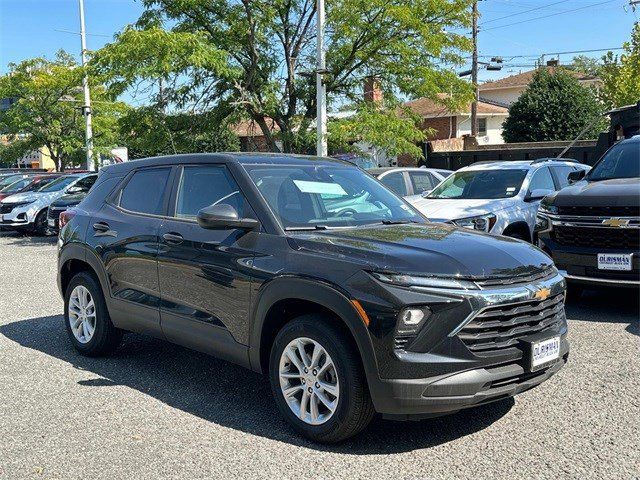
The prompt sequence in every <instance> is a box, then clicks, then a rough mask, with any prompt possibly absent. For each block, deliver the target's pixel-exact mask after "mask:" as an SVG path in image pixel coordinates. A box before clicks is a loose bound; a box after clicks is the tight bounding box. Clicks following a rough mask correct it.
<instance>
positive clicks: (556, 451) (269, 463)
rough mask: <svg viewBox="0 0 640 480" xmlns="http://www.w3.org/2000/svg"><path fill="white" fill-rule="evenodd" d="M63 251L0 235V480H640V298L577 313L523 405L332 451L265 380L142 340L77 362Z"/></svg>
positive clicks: (372, 430) (384, 429)
mask: <svg viewBox="0 0 640 480" xmlns="http://www.w3.org/2000/svg"><path fill="white" fill-rule="evenodd" d="M55 250H56V248H55V239H52V238H47V239H43V238H33V239H30V238H27V237H21V236H17V235H14V234H10V233H0V403H1V404H2V407H1V408H0V478H7V479H16V478H71V479H89V478H91V479H92V478H105V479H115V478H125V479H138V478H154V479H156V478H204V477H223V476H224V477H229V476H231V475H233V476H237V477H241V478H246V477H261V478H266V477H275V478H294V477H296V478H300V477H301V476H304V477H306V478H317V477H320V478H341V477H342V478H343V477H350V478H367V479H376V478H386V477H392V478H396V479H405V478H471V477H474V478H543V477H544V478H568V477H580V478H582V479H584V478H640V386H639V382H640V329H639V325H638V317H639V308H638V305H639V299H638V296H637V294H636V293H635V292H632V291H623V290H621V291H606V292H597V293H596V292H588V293H586V294H585V295H584V296H583V298H582V299H581V300H580V301H579V302H573V303H570V304H569V305H568V307H567V313H568V316H569V318H570V321H569V327H570V339H571V343H572V352H571V356H570V359H569V364H568V365H567V367H565V368H564V369H563V370H562V371H561V372H560V373H559V374H558V375H556V376H555V377H554V378H552V379H551V380H550V381H549V382H547V383H546V384H543V385H542V386H540V387H538V388H536V389H534V390H532V391H529V392H527V393H525V394H523V395H521V396H519V397H517V398H516V399H515V401H514V400H508V401H503V402H500V403H498V404H493V405H488V406H484V407H480V408H478V409H474V410H468V411H465V412H461V413H458V414H456V415H453V416H449V417H444V418H440V419H434V420H429V421H423V422H410V423H394V422H389V421H383V420H379V419H376V420H375V421H374V422H373V423H372V425H371V426H370V427H369V428H368V429H367V430H366V431H365V432H364V433H363V434H361V435H360V436H358V437H357V438H355V439H353V440H351V441H349V442H348V443H345V444H341V445H338V446H331V447H324V446H318V445H314V444H312V443H310V442H307V441H305V440H302V439H300V438H298V437H296V436H295V435H293V434H292V433H291V431H290V430H289V429H288V427H287V425H286V424H285V423H284V421H282V420H281V419H280V416H279V415H278V413H277V411H276V407H275V404H274V402H273V400H272V399H271V395H270V392H269V386H268V382H267V380H266V378H262V377H261V376H259V375H257V374H255V373H251V372H248V371H246V370H243V369H241V368H240V367H236V366H234V365H231V364H228V363H225V362H222V361H220V360H216V359H214V358H211V357H207V356H205V355H202V354H199V353H194V352H191V351H189V350H187V349H184V348H181V347H177V346H173V345H170V344H168V343H164V342H161V341H159V340H154V339H150V338H146V337H142V336H138V335H128V336H127V337H126V338H125V342H124V343H123V346H122V347H121V348H120V350H119V351H118V353H117V354H116V356H114V357H112V358H103V359H89V358H84V357H81V356H78V355H77V354H76V353H74V351H73V350H72V348H71V344H70V343H69V342H68V341H67V337H66V332H65V331H64V326H63V323H62V316H61V315H60V313H61V311H62V301H61V299H60V297H59V295H58V292H57V288H56V285H55V272H56V252H55Z"/></svg>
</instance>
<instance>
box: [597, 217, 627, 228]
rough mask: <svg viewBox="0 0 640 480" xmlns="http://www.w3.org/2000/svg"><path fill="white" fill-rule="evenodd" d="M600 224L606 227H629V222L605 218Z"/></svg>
mask: <svg viewBox="0 0 640 480" xmlns="http://www.w3.org/2000/svg"><path fill="white" fill-rule="evenodd" d="M602 224H603V225H606V226H607V227H616V228H619V227H624V226H626V225H629V220H626V219H624V218H607V219H606V220H602Z"/></svg>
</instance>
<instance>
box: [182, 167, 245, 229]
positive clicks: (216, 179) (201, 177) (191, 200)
mask: <svg viewBox="0 0 640 480" xmlns="http://www.w3.org/2000/svg"><path fill="white" fill-rule="evenodd" d="M218 204H227V205H231V206H232V207H233V208H235V209H236V211H237V212H238V215H239V216H240V217H243V216H245V205H246V202H245V199H244V196H243V195H242V194H241V193H240V188H239V187H238V185H237V184H236V182H235V180H234V179H233V178H232V177H231V175H230V174H229V172H228V171H227V168H226V167H224V166H193V167H184V169H183V170H182V176H181V178H180V185H179V186H178V195H177V199H176V212H175V216H176V217H178V218H188V219H195V218H196V215H197V214H198V211H199V210H201V209H203V208H204V207H208V206H210V205H218Z"/></svg>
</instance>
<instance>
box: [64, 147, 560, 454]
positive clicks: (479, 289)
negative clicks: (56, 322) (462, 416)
mask: <svg viewBox="0 0 640 480" xmlns="http://www.w3.org/2000/svg"><path fill="white" fill-rule="evenodd" d="M62 217H63V218H62V220H63V225H64V226H63V228H62V229H61V232H60V237H59V242H58V244H59V260H58V261H59V269H58V282H59V287H60V291H61V292H62V294H63V296H64V305H65V312H64V319H65V325H66V329H67V331H68V333H69V338H70V339H71V342H72V343H73V345H74V347H75V348H76V349H77V350H78V351H79V352H80V353H82V354H85V355H104V354H109V353H111V352H113V351H114V350H115V349H116V347H117V346H118V344H119V342H120V340H121V337H122V334H123V332H125V331H134V332H140V333H144V334H149V335H153V336H155V337H159V338H162V339H166V340H168V341H170V342H175V343H178V344H181V345H185V346H187V347H190V348H193V349H196V350H199V351H202V352H206V353H209V354H212V355H215V356H217V357H220V358H224V359H227V360H229V361H231V362H235V363H237V364H240V365H242V366H244V367H247V368H250V369H252V370H255V371H257V372H263V373H266V374H268V375H269V379H270V382H271V386H272V390H273V394H274V397H275V399H276V403H277V405H278V408H279V410H280V411H281V413H282V414H283V415H284V417H285V418H286V419H287V420H288V421H289V423H290V424H291V425H292V426H293V427H294V428H295V429H297V430H298V431H299V432H300V433H302V434H303V435H305V436H307V437H309V438H311V439H313V440H316V441H321V442H336V441H339V440H342V439H344V438H347V437H349V436H351V435H354V434H356V433H357V432H359V431H360V430H362V429H363V428H364V427H365V426H366V425H367V424H368V423H369V421H370V420H371V418H372V416H373V415H374V413H375V412H376V411H377V412H380V413H382V414H384V415H385V416H387V417H390V418H395V419H400V420H402V419H414V418H424V417H429V416H438V415H442V414H445V413H451V412H455V411H458V410H460V409H463V408H467V407H472V406H476V405H480V404H484V403H487V402H491V401H495V400H500V399H504V398H505V397H510V396H512V395H514V394H517V393H520V392H523V391H525V390H528V389H530V388H532V387H535V386H536V385H539V384H540V383H542V382H543V381H545V380H546V379H548V378H549V377H550V376H552V375H553V374H555V373H556V372H557V371H558V370H560V368H561V367H562V366H563V365H564V364H565V363H566V361H567V357H568V351H569V345H568V342H567V340H566V334H567V324H566V319H565V314H564V296H565V287H566V285H565V280H564V279H563V278H562V276H560V275H559V274H558V271H557V270H556V269H555V267H554V266H553V264H552V261H551V259H550V258H549V257H548V256H547V255H545V254H544V253H543V252H541V251H540V250H538V249H537V248H536V247H534V246H532V245H529V244H527V243H525V242H522V241H519V240H514V239H510V238H504V237H503V238H498V237H494V236H491V235H486V234H482V233H476V232H472V231H469V230H467V229H464V228H457V227H454V226H450V225H445V224H432V223H429V222H428V220H427V219H425V218H424V217H422V216H421V215H420V214H419V213H418V212H417V211H416V210H414V209H413V208H412V207H411V206H409V205H408V204H407V203H406V202H405V201H404V200H403V199H401V198H400V197H398V196H397V195H395V194H394V193H392V192H391V191H389V190H387V189H386V188H385V187H384V186H383V185H381V184H380V183H378V181H377V180H375V179H374V178H373V177H371V176H370V175H368V174H367V173H365V172H364V171H363V170H361V169H359V168H358V167H356V166H354V165H352V164H350V163H348V162H343V161H339V160H333V159H327V158H316V157H303V156H288V155H276V154H273V155H268V154H199V155H178V156H168V157H160V158H149V159H145V160H138V161H133V162H128V163H122V164H118V165H113V166H109V167H106V168H104V169H103V170H102V172H101V174H100V176H99V178H98V180H97V182H96V184H95V185H94V187H93V188H92V189H91V192H90V193H89V195H88V196H87V197H86V198H85V199H84V200H83V201H82V203H80V205H79V206H78V207H76V208H75V209H73V210H70V211H67V212H65V213H63V214H62Z"/></svg>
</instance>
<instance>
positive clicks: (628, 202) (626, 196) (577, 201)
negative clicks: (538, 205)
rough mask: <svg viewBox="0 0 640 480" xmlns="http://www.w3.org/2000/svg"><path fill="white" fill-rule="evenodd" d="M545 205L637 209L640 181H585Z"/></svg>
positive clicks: (550, 197) (556, 194) (552, 197)
mask: <svg viewBox="0 0 640 480" xmlns="http://www.w3.org/2000/svg"><path fill="white" fill-rule="evenodd" d="M545 203H550V204H553V205H555V206H558V207H565V206H571V207H577V206H589V207H610V206H630V207H636V206H638V205H640V179H639V178H615V179H611V180H600V181H597V182H589V181H586V180H583V181H581V182H577V183H574V184H573V185H569V186H568V187H565V188H563V189H562V190H560V191H559V192H556V193H555V194H553V195H549V196H548V197H547V198H546V200H545Z"/></svg>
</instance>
